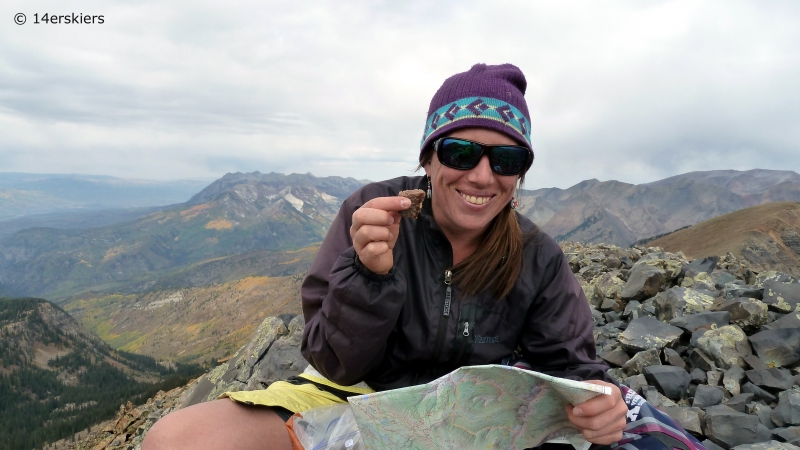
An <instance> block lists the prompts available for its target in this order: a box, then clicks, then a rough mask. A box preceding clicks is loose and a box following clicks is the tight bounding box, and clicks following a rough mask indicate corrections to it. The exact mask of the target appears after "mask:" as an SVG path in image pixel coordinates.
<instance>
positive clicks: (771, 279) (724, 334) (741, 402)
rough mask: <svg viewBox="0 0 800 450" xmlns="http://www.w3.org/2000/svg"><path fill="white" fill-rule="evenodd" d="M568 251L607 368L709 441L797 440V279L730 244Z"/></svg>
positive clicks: (783, 443) (746, 444) (731, 444)
mask: <svg viewBox="0 0 800 450" xmlns="http://www.w3.org/2000/svg"><path fill="white" fill-rule="evenodd" d="M564 252H565V253H566V255H567V260H568V262H569V265H570V268H571V269H572V271H573V273H574V274H575V277H576V278H577V280H578V281H579V282H580V283H581V286H582V287H583V290H584V292H585V294H586V298H587V299H588V300H589V303H590V304H591V308H592V314H593V316H594V323H595V330H594V336H595V340H596V345H597V354H598V356H599V357H600V358H602V359H603V360H605V361H606V362H607V363H608V364H609V365H610V366H611V367H612V369H611V370H610V371H609V373H610V374H611V376H612V377H614V378H615V379H616V380H617V381H619V382H620V383H622V384H624V385H626V386H629V387H631V388H632V389H634V390H635V391H636V392H637V393H639V394H640V395H642V396H643V397H645V398H646V399H647V400H648V401H649V402H650V403H652V404H653V405H655V406H656V407H657V408H659V409H661V410H662V411H664V412H666V413H667V414H668V415H670V417H672V418H673V419H675V420H676V421H677V422H678V423H680V424H681V425H682V426H683V427H684V428H685V429H686V430H687V431H689V432H690V433H692V434H694V435H695V436H696V437H698V438H699V439H700V440H701V441H703V443H704V444H705V445H706V446H707V447H708V448H713V449H716V448H719V447H722V448H725V449H730V448H737V449H740V448H741V449H743V448H750V445H751V444H756V443H759V445H760V446H759V447H758V448H762V447H764V446H765V445H766V447H769V448H798V447H792V446H793V445H794V446H799V447H800V370H799V369H798V368H799V367H800V306H798V305H800V280H798V279H797V278H796V277H793V276H791V275H788V274H784V273H779V272H774V271H773V272H762V273H755V272H754V271H752V270H750V269H749V268H748V267H747V263H746V262H745V261H744V260H742V259H737V258H736V257H735V256H733V255H731V254H727V255H725V256H722V257H716V256H715V257H708V258H704V259H699V260H694V261H689V260H687V259H686V258H685V257H684V255H683V254H682V253H680V252H679V253H667V252H664V251H662V250H661V249H660V248H657V247H651V248H641V247H633V248H619V247H615V246H609V245H603V244H600V245H581V244H567V245H565V248H564ZM772 441H775V442H772ZM766 447H765V448H766Z"/></svg>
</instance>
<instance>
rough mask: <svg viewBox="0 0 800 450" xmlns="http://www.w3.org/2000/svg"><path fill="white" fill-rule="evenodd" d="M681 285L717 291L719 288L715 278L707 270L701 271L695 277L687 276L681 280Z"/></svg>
mask: <svg viewBox="0 0 800 450" xmlns="http://www.w3.org/2000/svg"><path fill="white" fill-rule="evenodd" d="M681 287H685V288H690V289H696V290H702V291H706V292H716V290H717V287H716V286H715V285H714V280H712V279H711V277H710V276H709V275H708V274H707V273H705V272H700V273H699V274H697V275H696V276H694V277H685V278H684V279H683V281H682V282H681Z"/></svg>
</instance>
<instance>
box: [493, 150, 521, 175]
mask: <svg viewBox="0 0 800 450" xmlns="http://www.w3.org/2000/svg"><path fill="white" fill-rule="evenodd" d="M527 162H528V149H526V148H525V147H494V148H492V151H491V153H490V154H489V163H490V164H491V165H492V170H494V171H495V173H497V174H499V175H519V174H521V173H522V171H523V170H525V163H527Z"/></svg>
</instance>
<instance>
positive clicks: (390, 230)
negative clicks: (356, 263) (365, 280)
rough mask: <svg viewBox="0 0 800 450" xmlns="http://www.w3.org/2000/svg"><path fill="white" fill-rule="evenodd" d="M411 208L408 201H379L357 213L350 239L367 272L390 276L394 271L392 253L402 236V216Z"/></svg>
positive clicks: (380, 199)
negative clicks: (398, 236)
mask: <svg viewBox="0 0 800 450" xmlns="http://www.w3.org/2000/svg"><path fill="white" fill-rule="evenodd" d="M409 207H411V200H409V199H407V198H405V197H378V198H373V199H372V200H370V201H368V202H367V203H364V205H363V206H361V208H359V209H357V210H356V212H354V213H353V225H352V226H351V227H350V238H351V239H352V240H353V247H354V248H355V250H356V253H357V254H358V259H360V260H361V264H363V265H364V266H365V267H366V268H367V269H369V270H371V271H373V272H375V273H377V274H386V273H389V270H391V269H392V265H393V264H394V259H393V256H392V250H393V249H394V244H395V243H396V242H397V235H398V234H399V233H400V214H398V213H397V212H398V211H403V210H406V209H408V208H409Z"/></svg>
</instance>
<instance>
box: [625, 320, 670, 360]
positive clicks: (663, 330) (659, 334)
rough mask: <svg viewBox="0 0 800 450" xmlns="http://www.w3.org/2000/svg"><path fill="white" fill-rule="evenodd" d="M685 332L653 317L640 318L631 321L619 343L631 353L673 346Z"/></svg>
mask: <svg viewBox="0 0 800 450" xmlns="http://www.w3.org/2000/svg"><path fill="white" fill-rule="evenodd" d="M681 334H683V330H681V329H680V328H678V327H673V326H672V325H668V324H666V323H664V322H660V321H658V320H656V319H654V318H652V317H640V318H638V319H636V320H633V321H631V323H630V324H629V325H628V328H627V329H625V331H624V332H623V333H622V334H621V335H620V337H619V342H620V343H621V344H622V348H624V349H625V350H626V351H627V352H629V353H635V352H640V351H643V350H649V349H662V348H664V347H667V346H672V345H674V344H675V342H676V341H677V340H678V339H679V338H680V337H681Z"/></svg>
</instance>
